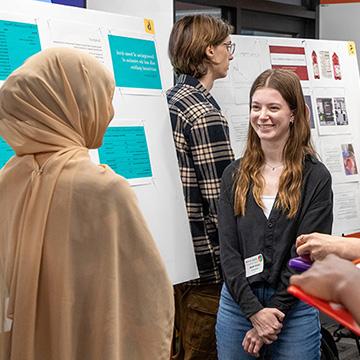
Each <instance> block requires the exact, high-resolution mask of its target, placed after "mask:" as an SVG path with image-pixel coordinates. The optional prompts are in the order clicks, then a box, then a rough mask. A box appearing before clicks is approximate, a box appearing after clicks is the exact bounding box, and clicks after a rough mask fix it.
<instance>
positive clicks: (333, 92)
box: [313, 87, 352, 135]
mask: <svg viewBox="0 0 360 360" xmlns="http://www.w3.org/2000/svg"><path fill="white" fill-rule="evenodd" d="M313 96H314V99H315V104H316V109H314V110H315V111H316V115H315V116H314V119H315V122H316V123H317V124H316V127H317V129H318V132H319V135H339V134H351V133H352V129H351V117H350V116H349V113H348V111H349V108H348V107H347V106H346V105H347V104H346V102H347V100H346V96H345V89H344V88H330V87H321V88H315V89H313Z"/></svg>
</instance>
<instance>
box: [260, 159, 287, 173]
mask: <svg viewBox="0 0 360 360" xmlns="http://www.w3.org/2000/svg"><path fill="white" fill-rule="evenodd" d="M265 165H266V166H268V167H269V168H270V169H271V170H272V171H275V170H276V169H278V168H280V167H282V166H284V164H282V163H281V164H280V165H277V166H273V165H270V164H268V163H267V162H266V161H265Z"/></svg>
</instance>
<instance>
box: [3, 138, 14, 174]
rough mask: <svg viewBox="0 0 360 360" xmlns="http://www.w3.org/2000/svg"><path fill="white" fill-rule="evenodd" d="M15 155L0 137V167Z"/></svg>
mask: <svg viewBox="0 0 360 360" xmlns="http://www.w3.org/2000/svg"><path fill="white" fill-rule="evenodd" d="M14 155H15V152H14V150H13V149H12V148H11V147H10V146H9V145H8V144H7V142H5V140H4V139H3V138H1V137H0V169H1V168H2V167H3V166H4V165H5V164H6V163H7V162H8V160H9V159H10V158H11V157H12V156H14Z"/></svg>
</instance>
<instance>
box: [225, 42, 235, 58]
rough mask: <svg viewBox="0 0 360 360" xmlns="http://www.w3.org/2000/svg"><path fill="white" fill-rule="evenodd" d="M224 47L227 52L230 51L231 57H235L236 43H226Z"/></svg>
mask: <svg viewBox="0 0 360 360" xmlns="http://www.w3.org/2000/svg"><path fill="white" fill-rule="evenodd" d="M223 45H225V47H226V49H227V51H228V53H229V54H230V55H234V52H235V43H233V42H231V41H230V42H226V43H224V44H223Z"/></svg>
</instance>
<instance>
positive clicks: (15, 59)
mask: <svg viewBox="0 0 360 360" xmlns="http://www.w3.org/2000/svg"><path fill="white" fill-rule="evenodd" d="M39 51H41V45H40V38H39V31H38V27H37V25H35V24H27V23H21V22H15V21H6V20H0V80H5V79H6V78H7V77H8V76H9V75H10V74H11V73H12V72H13V71H14V70H15V69H17V68H18V67H19V66H20V65H22V64H23V63H24V61H25V60H26V59H27V58H28V57H30V56H31V55H34V54H36V53H37V52H39Z"/></svg>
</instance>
